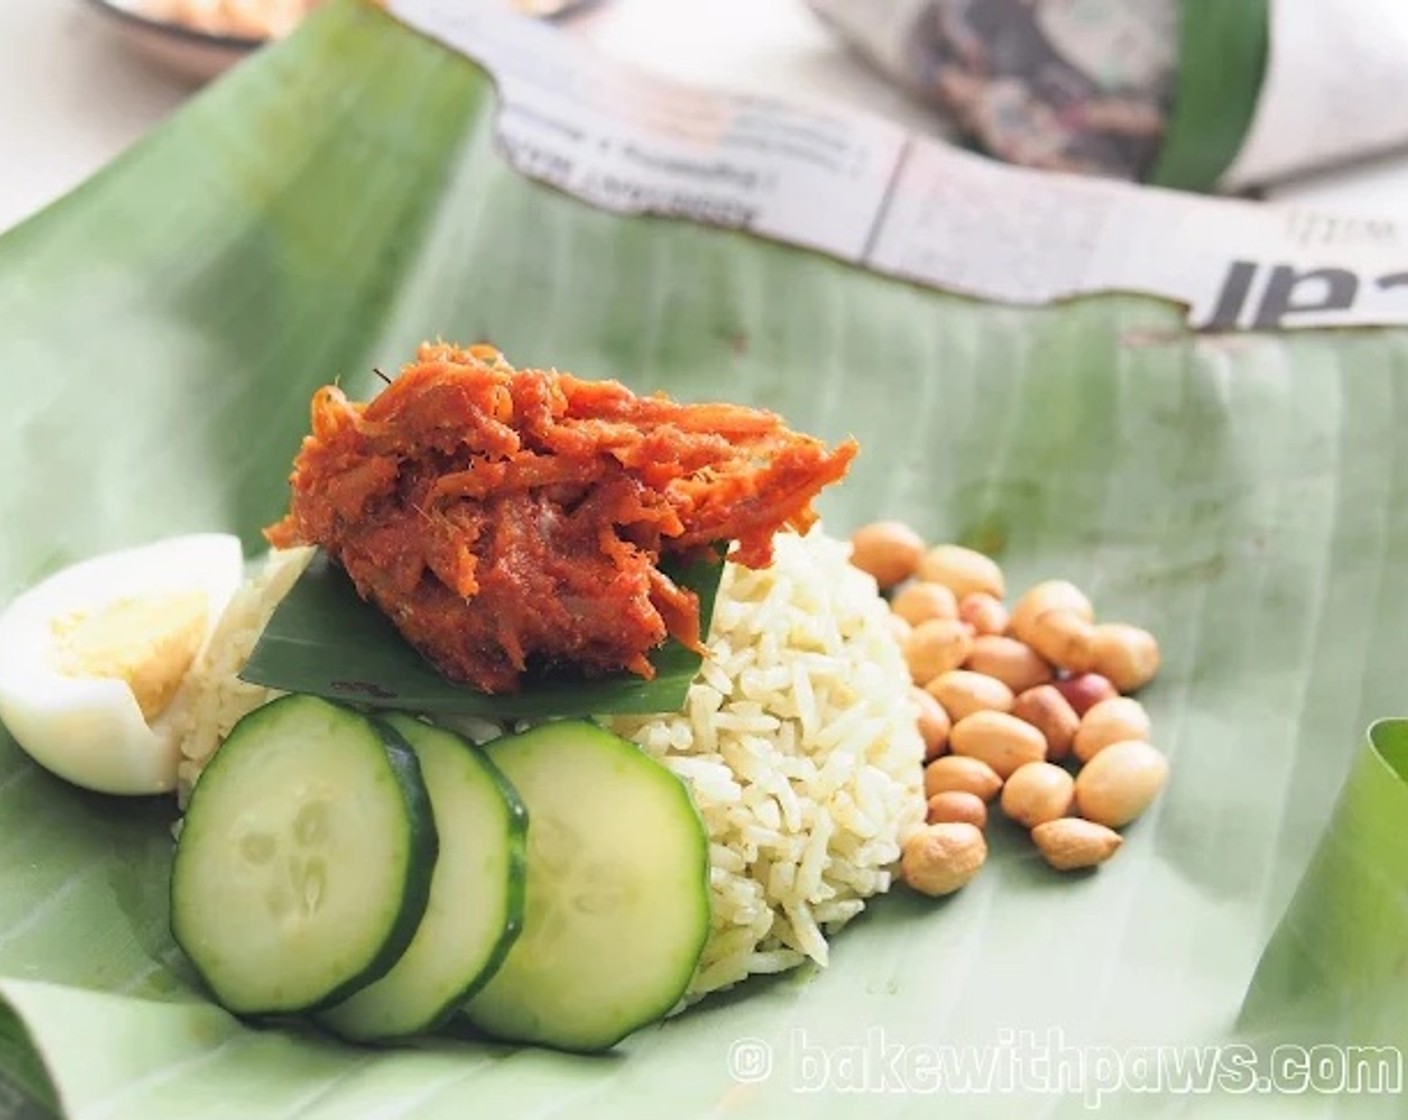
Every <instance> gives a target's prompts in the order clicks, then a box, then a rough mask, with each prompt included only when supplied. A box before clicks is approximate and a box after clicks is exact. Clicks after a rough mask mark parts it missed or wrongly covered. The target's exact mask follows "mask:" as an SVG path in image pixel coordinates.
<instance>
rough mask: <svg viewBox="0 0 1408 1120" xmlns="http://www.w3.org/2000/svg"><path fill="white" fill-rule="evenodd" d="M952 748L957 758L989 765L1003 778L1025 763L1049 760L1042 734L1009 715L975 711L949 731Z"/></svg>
mask: <svg viewBox="0 0 1408 1120" xmlns="http://www.w3.org/2000/svg"><path fill="white" fill-rule="evenodd" d="M948 745H949V750H951V751H952V752H953V753H954V754H956V755H962V756H964V757H966V758H976V759H979V760H980V761H982V762H986V763H987V764H988V765H989V766H991V767H992V769H993V772H994V773H996V774H997V776H998V777H999V778H1003V779H1006V778H1007V776H1008V775H1009V774H1011V773H1012V772H1013V771H1014V770H1016V769H1017V767H1019V766H1021V765H1022V764H1023V763H1027V762H1041V761H1042V760H1044V759H1045V758H1046V740H1045V739H1044V738H1042V734H1041V732H1040V731H1038V730H1037V729H1036V728H1035V727H1033V726H1032V725H1031V724H1029V723H1024V722H1023V721H1022V720H1020V719H1018V718H1017V717H1016V716H1011V715H1008V714H1007V713H1006V712H974V713H973V714H972V715H971V716H969V717H968V718H967V719H961V720H959V721H958V722H957V723H955V724H954V725H953V730H952V731H950V732H949V736H948Z"/></svg>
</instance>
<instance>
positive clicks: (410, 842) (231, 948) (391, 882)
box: [171, 696, 438, 1014]
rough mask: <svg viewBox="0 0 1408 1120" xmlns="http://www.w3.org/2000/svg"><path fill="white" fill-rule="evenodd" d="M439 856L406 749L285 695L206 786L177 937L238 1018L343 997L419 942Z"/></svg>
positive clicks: (183, 844)
mask: <svg viewBox="0 0 1408 1120" xmlns="http://www.w3.org/2000/svg"><path fill="white" fill-rule="evenodd" d="M437 848H438V844H437V837H436V832H435V824H434V819H433V816H432V813H431V807H430V801H429V798H428V796H427V794H426V790H425V786H424V784H423V782H422V781H421V776H420V767H419V764H418V763H417V761H416V756H415V754H414V753H413V752H412V751H411V749H410V747H409V746H407V745H406V743H405V741H404V740H403V739H402V738H401V737H400V736H399V735H398V734H397V733H396V732H395V731H393V730H392V729H391V728H389V727H387V726H386V725H384V724H381V723H377V722H374V721H372V720H369V719H367V718H366V717H364V716H361V715H359V714H358V713H356V712H354V711H352V710H351V709H350V708H345V707H343V706H341V705H339V704H334V703H332V702H330V701H327V700H322V699H319V698H317V697H313V696H285V697H282V698H280V699H278V700H275V701H273V702H272V703H270V704H267V705H265V706H264V707H262V708H258V709H256V710H255V711H253V712H251V713H250V714H249V715H247V716H245V717H244V718H243V719H242V720H240V722H239V723H238V724H236V725H235V728H234V730H233V731H231V733H230V736H229V738H228V739H227V740H226V741H225V743H224V745H223V746H221V748H220V749H219V751H217V752H216V754H215V757H214V759H212V760H211V763H210V765H209V766H207V767H206V769H205V772H204V773H203V774H202V775H201V778H200V781H199V782H198V783H197V784H196V788H195V791H194V792H193V793H192V795H191V801H190V805H189V806H188V808H187V812H186V819H185V824H184V825H183V826H182V829H181V837H180V840H179V841H178V843H177V846H176V861H175V865H174V867H173V868H172V873H171V929H172V933H173V934H174V936H175V938H176V942H177V944H178V945H180V946H181V948H182V949H183V950H184V951H185V953H186V955H187V956H188V957H190V959H191V962H192V963H193V964H194V965H195V967H196V969H197V971H198V972H199V973H200V975H201V977H202V978H203V979H204V980H205V982H206V984H208V985H209V987H210V989H211V991H212V992H213V993H214V994H215V997H216V999H217V1000H219V1002H220V1003H221V1005H222V1006H224V1007H225V1008H227V1009H228V1010H230V1011H234V1012H236V1013H239V1014H274V1013H281V1012H290V1011H300V1010H305V1009H309V1008H315V1007H320V1006H323V1005H326V1004H329V1003H336V1002H340V1001H341V1000H342V999H344V998H345V997H346V996H348V995H350V994H351V993H352V992H354V991H356V990H358V989H359V988H361V987H363V986H364V985H366V984H368V983H370V982H371V981H373V980H375V979H377V978H378V977H380V976H382V975H383V974H385V973H386V972H387V971H388V970H389V969H390V968H391V967H392V966H393V965H394V964H395V963H396V961H397V960H398V959H399V958H400V956H401V954H402V953H403V952H404V951H405V949H406V946H407V945H409V944H410V941H411V938H412V937H413V936H414V935H415V932H416V928H417V926H418V925H419V923H420V919H421V916H422V914H423V913H424V912H425V907H426V902H427V899H428V898H429V895H430V883H431V875H432V872H433V870H434V867H435V862H436V855H437Z"/></svg>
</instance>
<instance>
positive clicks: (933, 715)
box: [910, 686, 952, 762]
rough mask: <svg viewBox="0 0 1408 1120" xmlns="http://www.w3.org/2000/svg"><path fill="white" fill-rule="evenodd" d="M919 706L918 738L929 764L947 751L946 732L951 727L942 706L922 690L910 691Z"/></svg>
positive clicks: (925, 759) (917, 688)
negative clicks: (922, 744)
mask: <svg viewBox="0 0 1408 1120" xmlns="http://www.w3.org/2000/svg"><path fill="white" fill-rule="evenodd" d="M910 692H911V694H912V695H913V697H914V702H915V704H917V705H918V706H919V720H918V723H919V737H920V738H921V739H923V740H924V761H925V762H930V761H932V760H933V759H936V758H938V757H939V755H941V754H943V753H944V751H946V750H948V732H949V728H950V726H952V724H951V721H950V720H949V716H948V712H946V711H944V706H943V705H942V704H940V703H939V702H938V701H937V700H936V699H934V697H932V696H931V695H929V693H927V692H925V691H924V690H923V689H922V688H919V687H918V686H915V687H914V688H912V689H911V690H910Z"/></svg>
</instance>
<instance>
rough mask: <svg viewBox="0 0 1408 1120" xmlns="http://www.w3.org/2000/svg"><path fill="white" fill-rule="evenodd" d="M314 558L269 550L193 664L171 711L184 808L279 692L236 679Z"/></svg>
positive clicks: (309, 552) (303, 551) (300, 551)
mask: <svg viewBox="0 0 1408 1120" xmlns="http://www.w3.org/2000/svg"><path fill="white" fill-rule="evenodd" d="M312 558H313V549H311V548H293V549H287V550H285V551H277V550H276V551H272V552H270V553H269V554H268V555H267V556H266V557H265V559H264V561H263V563H262V565H261V566H260V568H259V570H258V571H257V572H256V573H255V574H254V575H253V577H251V578H250V579H248V580H246V581H245V583H244V585H243V586H241V587H240V589H239V590H238V591H236V592H235V594H234V596H233V597H232V598H231V599H230V603H229V605H228V606H227V607H226V608H225V613H224V614H222V615H221V616H220V621H219V622H218V623H217V624H216V626H215V631H214V633H212V634H211V635H210V641H208V642H207V643H206V644H205V649H203V650H202V651H201V654H200V656H199V657H198V658H197V659H196V662H195V664H194V665H192V666H191V671H190V675H189V676H188V677H187V678H186V680H185V682H183V684H182V695H181V696H180V697H179V698H178V700H177V704H176V706H175V711H174V713H173V718H174V721H175V722H174V726H175V727H176V728H177V729H178V734H179V735H180V738H181V762H180V765H179V766H178V768H177V793H178V796H179V797H180V799H181V804H182V805H183V806H184V805H185V802H186V799H187V798H188V797H189V796H190V792H191V789H192V787H194V785H195V784H196V779H197V778H199V777H200V772H201V771H202V770H204V769H205V765H206V763H208V762H209V761H210V759H211V756H212V755H214V754H215V750H216V748H217V747H219V746H220V744H221V743H223V742H224V741H225V737H226V736H227V735H229V734H230V731H231V730H232V729H233V728H234V726H235V724H236V723H238V722H239V721H240V718H241V717H243V716H245V715H248V714H249V713H250V712H252V711H254V709H255V708H258V707H262V706H263V705H265V704H267V703H268V702H269V701H270V700H273V699H274V698H275V697H277V696H280V695H282V693H279V692H275V691H274V690H273V689H269V688H264V687H263V686H261V685H257V684H249V683H248V682H247V681H242V680H240V678H239V673H240V670H241V669H243V668H244V666H245V662H247V661H248V660H249V655H250V654H252V653H253V652H254V646H255V643H256V642H258V640H259V635H260V634H262V633H263V632H264V627H265V626H267V625H268V624H269V619H270V618H272V617H273V615H274V609H275V608H276V607H277V606H278V605H279V602H280V601H281V600H282V599H283V597H284V596H285V595H287V594H288V593H289V591H290V590H291V589H292V588H293V585H294V584H295V583H296V582H297V581H298V577H299V576H300V575H302V573H303V569H304V568H306V567H307V566H308V562H309V561H310V560H311V559H312Z"/></svg>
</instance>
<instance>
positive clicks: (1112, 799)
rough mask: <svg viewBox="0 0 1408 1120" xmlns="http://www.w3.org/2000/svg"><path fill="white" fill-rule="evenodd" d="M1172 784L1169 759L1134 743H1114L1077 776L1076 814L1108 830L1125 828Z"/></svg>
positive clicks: (1138, 742) (1134, 741)
mask: <svg viewBox="0 0 1408 1120" xmlns="http://www.w3.org/2000/svg"><path fill="white" fill-rule="evenodd" d="M1166 781H1168V759H1166V758H1165V757H1164V756H1163V755H1161V754H1160V753H1159V752H1158V751H1156V750H1155V749H1154V748H1153V747H1151V746H1150V745H1149V744H1148V743H1145V742H1142V741H1140V740H1137V739H1134V740H1130V741H1129V742H1125V743H1111V744H1110V745H1109V746H1108V747H1106V748H1105V749H1104V750H1102V751H1101V752H1100V753H1099V754H1097V755H1096V756H1095V757H1094V758H1092V759H1091V760H1090V761H1089V762H1088V763H1086V764H1085V765H1084V766H1082V767H1081V769H1080V773H1079V774H1077V775H1076V811H1077V812H1079V813H1080V815H1081V816H1083V817H1084V818H1085V819H1086V820H1089V821H1094V822H1095V823H1096V824H1103V825H1105V826H1106V827H1107V828H1123V827H1124V826H1125V825H1127V824H1129V822H1130V821H1132V820H1134V818H1135V817H1137V816H1139V814H1140V813H1142V812H1144V810H1145V809H1147V808H1148V807H1149V806H1150V805H1151V804H1152V803H1153V801H1154V798H1156V797H1158V795H1159V791H1160V790H1161V789H1163V788H1164V783H1165V782H1166Z"/></svg>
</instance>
